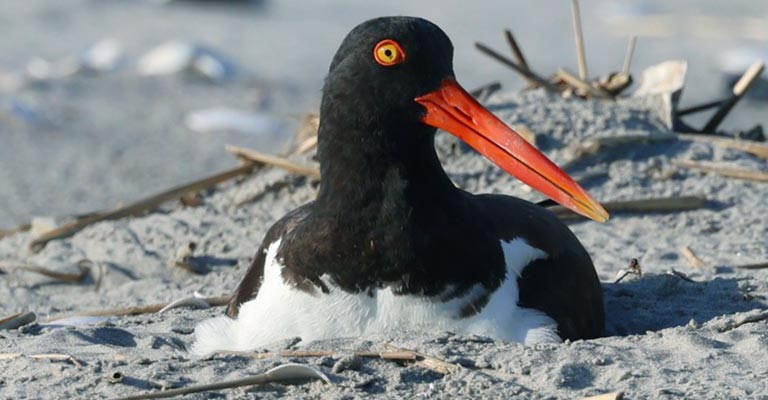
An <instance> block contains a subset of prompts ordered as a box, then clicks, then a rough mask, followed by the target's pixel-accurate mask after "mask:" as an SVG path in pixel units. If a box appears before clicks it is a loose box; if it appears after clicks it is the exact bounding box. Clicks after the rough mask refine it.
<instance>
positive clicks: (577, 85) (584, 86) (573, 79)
mask: <svg viewBox="0 0 768 400" xmlns="http://www.w3.org/2000/svg"><path fill="white" fill-rule="evenodd" d="M555 76H557V77H558V78H560V79H561V80H562V81H563V82H565V83H566V84H568V86H571V87H572V88H574V89H576V90H577V91H579V92H583V93H587V94H589V95H590V96H592V97H597V98H601V99H612V98H613V96H611V94H610V93H608V92H607V91H606V90H605V89H603V88H600V87H596V86H593V85H591V84H590V83H589V82H587V81H585V80H583V79H581V78H579V77H577V76H575V75H573V74H572V73H570V72H568V71H566V70H565V69H560V70H559V71H557V72H556V73H555Z"/></svg>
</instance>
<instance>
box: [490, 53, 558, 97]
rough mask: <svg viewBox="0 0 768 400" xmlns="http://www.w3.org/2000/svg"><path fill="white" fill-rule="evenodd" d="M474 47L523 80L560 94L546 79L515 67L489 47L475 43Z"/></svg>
mask: <svg viewBox="0 0 768 400" xmlns="http://www.w3.org/2000/svg"><path fill="white" fill-rule="evenodd" d="M475 47H476V48H477V49H478V50H480V52H482V53H483V54H485V55H487V56H489V57H491V58H493V59H495V60H496V61H498V62H500V63H502V64H504V65H506V66H507V67H509V68H512V69H513V70H514V71H515V72H517V73H518V74H520V75H522V76H523V78H525V79H526V80H532V81H534V82H536V83H537V84H539V85H541V86H542V87H544V88H546V89H547V90H549V91H551V92H555V93H560V91H561V90H560V88H558V87H557V86H555V85H553V84H551V83H550V82H549V81H547V80H546V79H544V78H542V77H540V76H539V75H537V74H536V73H534V72H533V71H531V70H529V69H526V68H523V67H521V66H519V65H517V63H515V62H514V61H512V60H510V59H509V58H507V57H505V56H503V55H501V54H499V53H498V52H497V51H496V50H493V49H491V48H490V47H488V46H486V45H484V44H482V43H480V42H475Z"/></svg>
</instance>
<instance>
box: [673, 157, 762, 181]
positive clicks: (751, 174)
mask: <svg viewBox="0 0 768 400" xmlns="http://www.w3.org/2000/svg"><path fill="white" fill-rule="evenodd" d="M672 165H675V166H678V167H681V168H688V169H693V170H696V171H702V172H711V173H714V174H717V175H721V176H725V177H728V178H736V179H744V180H749V181H756V182H768V172H765V171H757V170H750V169H743V168H734V167H729V166H725V165H722V164H720V163H702V162H696V161H684V160H672Z"/></svg>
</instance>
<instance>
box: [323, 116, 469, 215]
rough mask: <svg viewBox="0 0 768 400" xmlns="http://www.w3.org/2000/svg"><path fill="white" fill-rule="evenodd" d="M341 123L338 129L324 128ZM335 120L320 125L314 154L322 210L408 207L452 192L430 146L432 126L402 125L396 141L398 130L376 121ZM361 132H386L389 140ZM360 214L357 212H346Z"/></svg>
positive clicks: (431, 142)
mask: <svg viewBox="0 0 768 400" xmlns="http://www.w3.org/2000/svg"><path fill="white" fill-rule="evenodd" d="M326 129H345V131H344V133H343V134H341V135H340V134H338V132H334V133H333V134H330V133H329V132H324V130H326ZM353 129H366V128H353V127H346V128H342V127H340V126H338V125H335V126H334V125H333V124H329V125H321V127H320V133H319V135H320V143H319V148H318V157H319V160H320V171H321V176H322V178H321V181H320V190H319V192H318V196H317V201H316V204H317V206H318V208H319V209H323V210H327V211H328V210H338V211H343V210H366V209H368V210H374V209H379V210H386V209H406V210H413V209H417V208H419V207H420V206H423V205H426V204H427V203H429V202H431V200H434V199H440V198H444V197H445V196H451V195H455V194H456V193H457V189H456V187H455V186H454V185H453V183H452V182H451V180H450V178H448V176H447V175H446V173H445V170H444V169H443V167H442V165H441V164H440V160H439V159H438V157H437V154H436V152H435V148H434V131H433V130H432V131H431V128H429V127H424V128H423V131H419V129H421V127H420V126H413V127H393V129H407V130H408V133H407V134H406V135H409V138H408V139H407V143H402V142H400V143H398V139H397V138H398V137H399V138H400V139H402V138H403V132H387V131H386V129H381V128H380V127H379V128H378V129H379V131H376V129H377V128H376V127H372V128H370V129H371V130H366V131H358V132H353ZM366 135H384V136H386V135H391V137H392V138H394V140H393V141H391V142H390V143H382V142H386V140H384V141H379V142H377V143H376V145H371V144H370V143H369V142H366ZM347 214H349V215H360V212H359V211H358V212H355V213H347Z"/></svg>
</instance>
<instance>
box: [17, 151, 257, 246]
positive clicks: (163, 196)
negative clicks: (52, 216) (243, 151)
mask: <svg viewBox="0 0 768 400" xmlns="http://www.w3.org/2000/svg"><path fill="white" fill-rule="evenodd" d="M256 166H257V165H256V164H255V163H248V164H245V165H242V166H240V167H237V168H233V169H230V170H228V171H225V172H222V173H219V174H216V175H213V176H210V177H207V178H203V179H200V180H198V181H194V182H191V183H188V184H186V185H182V186H178V187H175V188H173V189H170V190H167V191H165V192H163V193H160V194H157V195H154V196H151V197H148V198H146V199H142V200H139V201H137V202H135V203H131V204H128V205H125V206H121V207H118V208H116V209H114V210H111V211H106V212H103V213H97V214H95V215H92V216H90V217H86V218H83V219H80V220H77V221H74V222H71V223H68V224H64V225H62V226H60V227H58V228H56V229H54V230H52V231H50V232H48V233H46V234H44V235H41V236H40V237H38V238H37V239H35V240H33V241H32V243H30V245H29V247H30V249H32V251H34V252H37V251H40V250H42V249H43V247H45V245H46V244H47V243H48V242H50V241H51V240H56V239H62V238H66V237H69V236H72V235H74V234H75V233H77V232H79V231H80V230H82V229H83V228H85V227H87V226H89V225H92V224H95V223H97V222H101V221H107V220H113V219H119V218H123V217H128V216H135V215H141V214H144V213H147V212H149V211H152V210H154V209H155V208H157V207H159V206H160V205H161V204H163V203H165V202H167V201H170V200H175V199H178V198H179V197H181V196H183V195H184V194H186V193H189V192H193V191H201V190H205V189H208V188H210V187H213V186H215V185H217V184H219V183H222V182H224V181H227V180H230V179H232V178H235V177H238V176H241V175H246V174H249V173H251V172H252V171H253V170H254V168H256Z"/></svg>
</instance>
